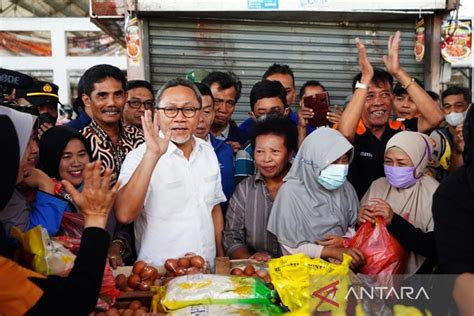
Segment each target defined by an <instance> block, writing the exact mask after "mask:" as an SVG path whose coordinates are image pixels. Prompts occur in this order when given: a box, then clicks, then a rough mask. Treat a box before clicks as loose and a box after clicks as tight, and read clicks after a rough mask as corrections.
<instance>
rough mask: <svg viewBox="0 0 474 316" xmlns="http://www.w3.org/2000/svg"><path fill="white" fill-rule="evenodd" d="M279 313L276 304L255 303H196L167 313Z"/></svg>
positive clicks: (257, 315)
mask: <svg viewBox="0 0 474 316" xmlns="http://www.w3.org/2000/svg"><path fill="white" fill-rule="evenodd" d="M281 314H282V310H281V308H279V307H277V306H274V305H255V304H232V305H196V306H188V307H185V308H181V309H178V310H175V311H171V312H170V313H169V315H170V316H196V315H199V316H214V315H221V316H239V315H240V316H267V315H281Z"/></svg>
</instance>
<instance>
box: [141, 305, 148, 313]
mask: <svg viewBox="0 0 474 316" xmlns="http://www.w3.org/2000/svg"><path fill="white" fill-rule="evenodd" d="M139 309H141V310H144V311H145V312H147V313H148V307H146V306H142V307H140V308H139Z"/></svg>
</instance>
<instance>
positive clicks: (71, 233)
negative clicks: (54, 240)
mask: <svg viewBox="0 0 474 316" xmlns="http://www.w3.org/2000/svg"><path fill="white" fill-rule="evenodd" d="M83 231H84V216H82V215H81V214H78V213H74V212H64V214H63V218H62V220H61V227H60V235H63V236H68V237H70V238H75V239H81V237H82V232H83Z"/></svg>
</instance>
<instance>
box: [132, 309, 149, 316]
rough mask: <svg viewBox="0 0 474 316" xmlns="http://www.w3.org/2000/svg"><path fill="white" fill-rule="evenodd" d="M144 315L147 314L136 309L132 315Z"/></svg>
mask: <svg viewBox="0 0 474 316" xmlns="http://www.w3.org/2000/svg"><path fill="white" fill-rule="evenodd" d="M146 314H147V312H145V311H144V310H143V309H137V310H136V311H135V315H134V316H144V315H146Z"/></svg>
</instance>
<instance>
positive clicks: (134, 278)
mask: <svg viewBox="0 0 474 316" xmlns="http://www.w3.org/2000/svg"><path fill="white" fill-rule="evenodd" d="M140 281H141V279H140V276H139V275H138V274H132V275H131V276H129V277H128V282H127V284H128V286H129V287H131V288H134V289H136V288H137V287H138V285H139V284H140Z"/></svg>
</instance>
